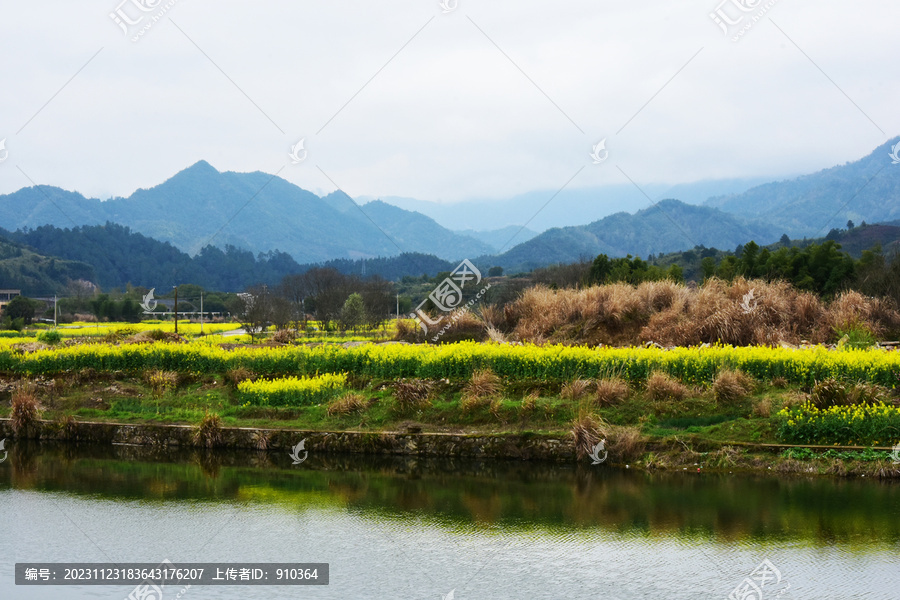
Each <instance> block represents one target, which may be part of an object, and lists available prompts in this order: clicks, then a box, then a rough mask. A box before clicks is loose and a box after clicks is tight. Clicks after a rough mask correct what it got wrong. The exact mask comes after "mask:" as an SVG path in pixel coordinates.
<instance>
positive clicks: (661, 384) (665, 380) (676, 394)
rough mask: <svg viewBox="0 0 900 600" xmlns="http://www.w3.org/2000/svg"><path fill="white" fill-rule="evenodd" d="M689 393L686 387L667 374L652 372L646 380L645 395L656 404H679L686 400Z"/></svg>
mask: <svg viewBox="0 0 900 600" xmlns="http://www.w3.org/2000/svg"><path fill="white" fill-rule="evenodd" d="M689 392H690V390H689V389H688V388H687V386H686V385H684V384H683V383H681V382H680V381H678V380H677V379H675V378H674V377H672V376H671V375H669V374H668V373H663V372H661V371H654V372H653V373H651V374H650V377H648V378H647V395H648V396H650V398H651V399H653V400H655V401H657V402H661V401H671V400H674V401H676V402H681V401H682V400H684V399H685V398H687V396H688V393H689Z"/></svg>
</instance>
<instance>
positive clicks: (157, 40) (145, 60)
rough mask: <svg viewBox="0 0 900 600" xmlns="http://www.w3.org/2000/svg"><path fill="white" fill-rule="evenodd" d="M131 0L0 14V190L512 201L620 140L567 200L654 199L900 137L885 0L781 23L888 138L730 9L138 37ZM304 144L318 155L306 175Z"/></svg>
mask: <svg viewBox="0 0 900 600" xmlns="http://www.w3.org/2000/svg"><path fill="white" fill-rule="evenodd" d="M116 2H117V0H110V2H108V3H106V2H103V1H98V2H91V3H71V2H65V1H63V0H46V1H43V2H40V3H21V2H12V1H11V0H7V1H5V2H0V40H2V42H0V47H2V48H3V54H4V61H3V64H2V67H0V90H3V97H2V98H0V103H2V105H3V109H2V110H0V139H2V138H3V137H7V138H8V141H7V148H8V149H9V151H10V159H9V160H7V161H6V162H5V163H3V164H2V165H0V193H8V192H12V191H15V190H17V189H19V188H21V187H24V186H27V185H29V182H28V180H27V179H25V178H24V177H23V175H22V174H21V173H20V171H19V170H18V169H17V168H16V166H18V167H20V168H21V169H22V170H23V171H25V172H26V173H27V174H28V175H29V176H31V177H32V178H33V179H34V180H35V181H37V182H39V183H44V184H52V185H58V186H60V187H64V188H67V189H78V190H80V191H81V192H82V193H85V194H89V195H94V196H100V197H106V196H110V195H128V194H130V193H131V192H132V191H133V190H134V189H136V188H138V187H148V186H151V185H154V184H156V183H159V182H161V181H162V180H164V179H165V178H167V177H170V176H171V175H173V174H174V173H176V172H177V171H179V170H181V169H183V168H185V167H187V166H189V165H190V164H192V163H194V162H196V161H197V160H200V159H206V160H208V161H209V162H210V163H212V164H213V165H214V166H215V167H217V168H218V169H220V170H235V171H254V170H261V171H266V172H270V173H274V172H275V171H277V170H278V169H280V168H282V167H285V165H287V166H286V167H285V169H284V170H283V171H282V173H281V175H282V176H283V177H285V178H286V179H288V180H290V181H293V182H295V183H297V184H298V185H301V186H303V187H305V188H307V189H311V190H322V191H329V190H330V189H331V188H332V186H331V183H330V182H329V181H328V180H327V179H325V178H324V177H323V176H322V174H321V173H320V172H319V170H318V169H316V165H318V166H320V167H321V168H322V170H324V171H325V172H326V173H328V174H329V175H330V176H331V177H333V178H334V180H335V181H336V182H337V183H339V184H340V185H341V186H343V187H344V188H345V189H346V191H347V192H348V193H351V194H353V195H375V196H377V195H385V196H386V195H395V196H411V197H418V198H421V199H424V200H438V199H441V200H443V201H450V200H460V199H465V198H473V197H478V198H491V197H496V198H505V197H510V196H513V195H515V194H519V193H523V192H527V191H529V190H535V189H557V188H558V187H559V186H561V185H562V184H563V183H565V181H566V180H567V179H568V178H569V177H571V175H572V174H573V173H574V172H575V171H576V170H577V169H578V168H579V167H581V166H582V165H589V163H590V159H589V157H588V152H589V151H590V146H591V145H592V144H593V143H596V142H597V141H598V140H599V139H600V138H602V137H607V138H608V139H609V142H608V147H609V149H610V160H609V161H608V162H607V163H604V165H603V166H602V167H600V168H594V167H592V166H591V168H586V169H585V170H584V171H583V172H582V173H581V174H580V175H579V176H578V178H576V180H574V181H573V182H572V186H574V187H586V186H595V185H603V184H607V183H616V184H618V183H623V182H624V181H625V180H624V178H623V177H622V175H621V174H620V173H619V172H618V171H617V170H616V169H615V165H617V164H618V165H620V166H621V167H622V168H623V170H625V171H626V172H628V173H629V174H630V175H632V176H634V177H635V178H636V180H638V181H639V182H640V183H643V184H650V183H670V184H675V183H681V182H687V181H694V180H702V179H710V178H722V177H745V176H758V175H764V176H771V177H778V176H780V175H784V174H793V173H798V172H808V171H812V170H816V169H820V168H825V167H828V166H831V165H834V164H838V163H843V162H846V161H849V160H854V159H856V158H858V157H860V156H862V155H864V154H866V153H868V152H869V151H871V150H872V149H873V148H874V147H875V146H877V145H878V144H881V143H883V142H884V141H885V140H886V139H887V138H889V137H892V136H893V135H895V134H896V133H898V132H900V115H898V113H897V111H896V110H895V107H894V104H895V102H894V100H895V99H896V98H897V97H898V92H900V82H898V80H897V78H896V76H895V64H894V62H895V61H894V56H893V55H894V52H893V51H892V48H893V45H894V40H895V38H896V33H895V31H894V29H895V28H894V27H893V25H894V24H895V23H897V22H900V5H897V4H896V3H892V2H888V1H887V0H874V1H872V2H868V3H866V4H865V6H862V5H858V6H856V5H855V6H852V7H848V6H847V4H846V3H840V2H838V1H837V0H823V1H821V2H817V3H816V4H815V5H809V4H808V3H807V4H798V3H789V2H784V1H781V2H779V3H778V4H776V5H775V7H774V8H773V9H772V10H771V11H770V12H769V16H770V17H771V18H772V19H773V20H774V21H775V23H777V25H778V26H779V27H781V28H782V29H784V31H785V33H787V34H788V36H790V38H791V39H793V40H794V42H796V43H797V45H799V46H800V48H802V49H803V51H804V52H805V53H806V54H808V55H809V57H810V58H812V59H813V60H814V61H815V62H816V64H818V65H819V67H821V69H822V70H823V71H825V73H827V74H828V76H829V77H831V78H832V79H833V80H834V82H835V83H836V84H837V85H838V86H840V88H841V90H843V92H845V93H846V95H847V96H849V97H850V98H851V99H852V100H853V102H855V103H856V104H857V105H858V106H859V107H860V108H861V109H862V111H864V112H865V113H866V114H867V115H868V116H869V117H871V119H872V120H873V121H875V123H877V125H878V126H880V127H881V128H882V129H884V131H885V133H884V134H882V133H881V132H880V131H879V130H878V129H877V128H876V126H875V125H873V124H872V123H871V122H870V121H869V120H868V118H867V117H866V116H865V115H863V114H862V113H861V112H860V109H858V108H857V107H855V106H854V105H853V103H852V102H851V101H850V100H848V98H847V97H845V96H844V93H842V92H841V91H840V90H839V89H837V88H836V87H835V85H834V84H832V83H831V82H830V81H829V80H828V79H827V78H826V77H825V76H824V75H823V74H822V73H821V72H820V71H819V70H818V69H817V68H816V67H815V66H814V65H813V64H811V63H810V61H809V59H807V58H806V56H804V55H803V53H801V51H799V50H798V49H797V48H796V47H795V46H794V44H793V43H792V42H791V41H789V40H788V39H787V37H785V35H784V34H783V33H781V32H780V31H779V30H778V28H776V26H775V25H774V24H773V23H772V22H770V21H769V19H768V17H767V18H764V19H762V20H761V21H760V22H758V23H757V24H756V25H755V26H754V28H753V29H752V30H751V31H749V32H748V33H747V34H746V36H745V37H744V39H742V40H741V41H740V42H739V43H732V42H730V41H728V40H727V39H726V38H725V37H724V36H723V35H722V34H721V32H720V31H719V30H718V29H717V27H716V25H715V24H714V23H713V22H712V21H711V20H710V19H709V17H708V14H709V13H710V12H711V11H712V9H713V8H715V4H716V3H715V0H712V1H709V2H707V1H706V0H702V1H701V0H692V1H690V2H681V3H672V2H664V1H663V0H649V1H647V2H642V3H634V2H627V1H626V0H608V1H606V0H605V1H597V0H572V1H570V2H566V3H563V4H561V5H560V4H549V3H541V2H536V1H533V0H518V1H516V2H512V1H508V0H497V1H495V2H491V3H489V4H486V3H475V2H470V1H468V0H460V2H459V8H458V9H457V10H456V11H455V12H453V13H450V14H448V15H442V14H441V12H440V8H439V7H438V3H437V2H436V1H435V2H421V1H419V2H412V1H399V0H396V1H389V2H379V3H374V2H361V1H341V2H333V1H325V0H317V1H306V2H287V1H282V2H269V3H246V2H236V1H234V0H220V1H219V2H216V3H209V2H199V1H197V0H179V2H178V3H177V4H176V5H175V6H174V7H173V8H172V9H171V10H170V12H169V13H168V16H169V17H171V19H173V20H174V23H172V22H169V21H168V18H166V19H163V20H162V21H161V22H159V23H157V24H155V25H154V27H153V28H152V29H151V30H150V31H148V32H147V34H146V35H145V37H144V38H143V39H142V40H141V41H140V42H139V43H136V44H135V43H131V42H129V41H128V40H127V39H126V38H125V37H124V36H123V35H122V32H121V31H120V30H119V29H118V28H117V27H116V25H115V24H114V23H113V22H112V21H111V20H110V19H109V17H108V13H109V12H111V10H112V9H114V8H115V6H116ZM86 6H87V7H88V8H86ZM429 19H432V20H431V21H430V22H428V21H429ZM426 22H428V25H427V26H425V28H424V29H423V30H422V31H421V32H420V33H419V34H418V36H416V38H415V39H414V40H412V41H411V42H410V41H409V40H410V38H411V37H412V36H413V34H415V33H416V31H418V30H419V29H420V28H422V27H423V25H425V24H426ZM473 22H474V23H473ZM175 23H177V25H178V26H179V27H181V28H182V29H183V30H184V32H185V33H186V34H187V35H188V36H190V38H191V39H192V40H193V41H194V42H196V44H197V45H198V46H199V47H200V48H201V49H202V50H203V52H205V53H206V54H207V55H208V56H209V57H210V58H211V59H212V60H213V61H215V63H216V64H217V65H218V66H219V67H220V68H221V69H222V71H224V73H225V74H227V77H226V76H225V75H223V73H221V72H220V71H219V70H218V69H217V68H216V67H215V66H214V65H213V64H212V63H211V62H210V60H209V59H207V58H206V57H205V56H204V55H203V54H202V53H201V51H200V50H198V48H197V47H195V46H194V44H193V43H192V42H191V41H189V40H188V39H187V38H186V37H185V35H184V34H183V33H182V32H181V31H179V29H178V28H177V27H176V26H175ZM475 24H477V25H478V27H480V28H481V29H483V31H484V32H485V33H486V34H487V36H488V37H490V40H493V43H496V44H497V45H498V46H499V47H500V48H501V49H502V51H503V52H504V53H506V55H508V57H509V58H507V57H506V56H504V54H503V53H501V51H500V50H498V48H496V47H495V46H494V44H493V43H492V42H491V41H490V40H488V39H487V38H486V37H485V35H484V34H483V33H482V32H481V31H479V29H478V28H476V26H475ZM407 42H409V43H408V45H407V46H406V47H405V48H404V49H403V50H402V51H400V52H399V54H397V55H396V57H395V58H394V59H393V60H391V61H390V63H389V64H388V65H387V66H386V67H384V69H383V70H382V71H381V72H380V73H379V74H378V75H377V76H375V77H374V79H372V81H371V83H369V84H368V85H365V84H366V82H367V81H368V80H369V79H370V78H372V77H373V75H375V74H376V72H378V71H379V69H381V68H382V67H383V66H384V65H385V63H386V62H387V61H388V59H390V58H391V57H392V56H393V55H394V54H395V53H397V51H398V50H400V48H401V47H402V46H403V45H404V44H407ZM101 47H102V48H103V50H102V52H100V54H99V55H98V56H97V57H96V58H95V59H94V60H93V61H92V62H91V63H90V64H89V65H88V66H87V67H85V68H84V70H83V71H82V72H81V73H80V74H79V75H78V76H77V77H75V78H74V79H73V80H72V81H71V83H69V84H68V85H66V86H65V87H64V88H63V89H62V91H61V92H59V94H58V95H57V96H56V97H55V98H54V99H53V100H52V101H50V102H49V104H47V106H46V108H44V109H43V110H41V111H40V112H39V113H38V114H37V116H36V117H34V119H33V120H32V121H31V122H30V123H29V124H28V126H27V127H25V128H24V129H23V130H22V131H21V133H18V134H17V133H16V132H17V131H18V130H19V129H20V128H21V127H22V126H23V125H24V124H25V122H27V121H28V119H29V118H31V117H32V116H33V115H34V114H35V113H36V112H38V110H39V109H40V108H41V107H42V106H43V105H44V103H45V102H47V100H48V99H50V98H51V96H53V94H55V93H56V92H57V91H58V90H59V89H60V87H62V86H63V85H64V84H65V83H66V81H67V80H69V78H71V77H72V75H73V74H74V73H75V72H76V71H77V70H78V69H79V68H81V67H82V65H84V63H85V62H86V61H87V60H88V59H89V58H90V57H91V56H92V55H93V54H94V53H95V52H97V50H99V49H100V48H101ZM701 48H703V50H702V51H701V52H700V53H699V54H698V55H697V56H696V58H695V59H694V60H693V61H692V62H691V63H690V64H689V65H687V66H686V67H684V69H683V71H682V72H681V73H680V74H678V75H677V76H675V77H674V79H671V82H669V83H668V84H667V85H665V84H666V82H667V81H668V80H669V79H670V78H672V77H673V75H675V73H676V72H677V71H678V70H679V69H680V68H682V67H683V65H684V64H685V63H686V62H687V61H688V59H689V58H690V57H691V56H693V55H694V54H695V53H696V52H697V51H698V50H700V49H701ZM509 59H512V61H513V62H514V63H515V65H514V64H512V62H510V60H509ZM516 65H517V66H518V68H517V66H516ZM519 68H521V70H522V71H524V73H525V74H527V77H528V78H530V79H531V80H532V81H533V82H534V83H532V81H529V79H528V78H526V76H525V75H523V73H522V72H520V71H519ZM229 78H230V79H231V80H232V81H233V82H234V83H232V81H229ZM235 84H236V85H237V87H236V86H235ZM535 84H536V85H537V87H536V86H535ZM664 85H665V88H664V89H662V88H663V86H664ZM238 87H239V88H240V89H238ZM360 88H362V91H359V90H360ZM537 88H540V90H539V89H537ZM357 92H359V93H358V95H356V96H355V97H354V98H353V99H352V100H351V97H353V96H354V94H357ZM244 94H246V96H245V95H244ZM544 94H546V96H549V99H548V97H546V96H545V95H544ZM654 95H655V97H654ZM248 97H249V99H248ZM651 97H653V99H652V101H650V102H649V104H647V106H646V107H645V108H643V110H640V112H639V113H638V111H639V109H641V107H642V106H643V105H644V104H645V103H647V102H648V100H650V99H651ZM348 101H349V103H348ZM254 103H255V104H256V105H257V106H254ZM345 103H347V104H346V107H344V108H343V110H340V109H341V107H342V106H344V104H345ZM554 103H555V104H556V105H557V106H554ZM336 113H337V115H336V116H334V115H335V114H336ZM635 113H638V114H637V116H634V115H635ZM333 116H334V118H333V120H332V121H331V122H330V123H329V124H328V125H327V127H325V128H324V129H323V130H322V131H321V133H319V134H318V135H317V133H316V132H318V131H319V130H320V128H322V127H323V125H325V123H326V122H328V120H329V119H331V118H332V117H333ZM632 117H634V118H633V120H631V122H630V123H629V124H628V125H627V127H625V128H624V130H622V131H621V133H619V134H616V132H617V131H619V129H620V128H622V126H623V125H624V124H625V123H626V122H627V121H628V120H629V119H631V118H632ZM270 119H271V121H274V123H275V124H273V123H272V122H271V121H270ZM570 119H571V121H574V124H573V123H572V122H570ZM279 128H281V129H282V130H283V131H284V133H282V132H281V131H279ZM578 128H581V129H582V130H583V133H582V132H580V131H579V130H578ZM301 137H306V138H307V148H308V149H309V153H310V154H309V159H308V160H307V161H306V162H304V163H303V164H302V165H296V166H294V165H290V160H289V158H288V156H287V152H288V150H289V148H290V146H291V145H293V144H294V143H296V141H297V140H298V139H299V138H301Z"/></svg>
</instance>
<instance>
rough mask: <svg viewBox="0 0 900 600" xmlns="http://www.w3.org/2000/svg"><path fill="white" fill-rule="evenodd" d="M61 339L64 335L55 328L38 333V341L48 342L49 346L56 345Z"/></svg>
mask: <svg viewBox="0 0 900 600" xmlns="http://www.w3.org/2000/svg"><path fill="white" fill-rule="evenodd" d="M60 340H62V336H61V335H60V334H59V332H58V331H57V330H55V329H49V330H47V331H41V332H39V333H38V334H37V341H39V342H42V343H44V344H47V345H48V346H55V345H56V344H58V343H59V342H60Z"/></svg>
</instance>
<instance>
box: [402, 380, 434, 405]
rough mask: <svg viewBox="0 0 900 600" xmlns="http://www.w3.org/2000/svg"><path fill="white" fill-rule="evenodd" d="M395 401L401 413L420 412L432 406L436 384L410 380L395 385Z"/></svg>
mask: <svg viewBox="0 0 900 600" xmlns="http://www.w3.org/2000/svg"><path fill="white" fill-rule="evenodd" d="M393 387H394V400H395V401H396V403H397V408H398V409H399V410H400V411H401V412H406V411H410V410H420V409H423V408H427V407H429V406H431V395H432V393H433V391H434V382H432V381H427V380H425V379H410V380H408V381H407V380H404V381H398V382H397V383H395V384H394V386H393Z"/></svg>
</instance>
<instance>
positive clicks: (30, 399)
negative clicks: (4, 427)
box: [9, 385, 42, 437]
mask: <svg viewBox="0 0 900 600" xmlns="http://www.w3.org/2000/svg"><path fill="white" fill-rule="evenodd" d="M11 408H12V410H11V411H10V415H9V420H10V426H11V427H12V430H13V433H14V434H15V435H16V437H29V436H31V435H33V434H35V433H37V429H38V425H39V423H40V419H41V412H42V408H41V404H40V402H39V401H38V397H37V392H36V390H35V388H34V387H33V386H30V385H21V386H19V387H17V388H16V389H15V390H14V391H13V393H12V402H11Z"/></svg>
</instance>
